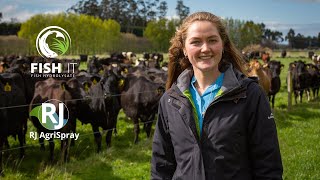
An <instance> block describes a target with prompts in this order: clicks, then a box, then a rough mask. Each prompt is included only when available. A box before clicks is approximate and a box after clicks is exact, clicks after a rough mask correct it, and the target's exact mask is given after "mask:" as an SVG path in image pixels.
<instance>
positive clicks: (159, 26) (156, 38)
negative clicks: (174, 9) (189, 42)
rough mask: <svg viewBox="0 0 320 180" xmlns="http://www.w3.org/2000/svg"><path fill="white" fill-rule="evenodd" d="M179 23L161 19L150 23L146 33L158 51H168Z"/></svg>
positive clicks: (145, 35)
mask: <svg viewBox="0 0 320 180" xmlns="http://www.w3.org/2000/svg"><path fill="white" fill-rule="evenodd" d="M176 26H177V22H176V21H175V20H167V19H160V20H155V21H150V22H149V23H148V25H147V27H146V30H145V32H144V37H146V38H147V39H148V40H149V41H151V43H152V44H153V48H154V49H155V50H156V51H168V48H169V42H170V38H171V37H172V36H173V35H174V33H175V30H176Z"/></svg>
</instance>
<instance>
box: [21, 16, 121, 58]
mask: <svg viewBox="0 0 320 180" xmlns="http://www.w3.org/2000/svg"><path fill="white" fill-rule="evenodd" d="M52 24H55V25H57V26H60V27H62V28H63V29H65V30H66V31H67V32H68V33H69V35H70V37H71V48H70V50H69V51H68V53H69V54H80V53H86V54H89V53H90V54H97V53H104V52H107V51H111V50H112V48H113V46H114V44H116V42H117V41H118V40H119V38H120V25H119V24H118V23H117V22H116V21H114V20H101V19H100V18H97V17H93V16H88V15H77V14H65V13H61V14H57V15H50V14H39V15H35V16H33V17H31V18H30V19H29V20H27V21H26V22H24V23H23V24H22V25H21V29H20V31H19V33H18V36H19V37H22V38H25V39H28V40H29V44H30V47H31V49H30V52H33V54H36V52H37V51H36V47H35V45H36V43H35V40H36V38H37V35H38V33H39V32H40V31H41V30H42V29H43V28H45V27H47V26H50V25H52Z"/></svg>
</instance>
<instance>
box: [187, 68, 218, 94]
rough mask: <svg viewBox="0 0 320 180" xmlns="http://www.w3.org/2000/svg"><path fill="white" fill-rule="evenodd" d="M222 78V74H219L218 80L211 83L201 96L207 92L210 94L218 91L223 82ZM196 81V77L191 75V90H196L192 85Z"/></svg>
mask: <svg viewBox="0 0 320 180" xmlns="http://www.w3.org/2000/svg"><path fill="white" fill-rule="evenodd" d="M223 78H224V73H221V74H220V75H219V76H218V78H217V79H216V81H215V82H213V83H212V84H211V85H210V86H209V87H208V88H207V89H206V91H205V92H204V93H203V95H205V94H206V93H207V92H211V91H214V90H216V89H220V88H221V86H222V82H223ZM196 81H197V79H196V77H195V76H194V75H193V76H192V78H191V87H192V88H193V89H195V90H196V87H195V86H194V83H195V82H196Z"/></svg>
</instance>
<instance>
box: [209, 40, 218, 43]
mask: <svg viewBox="0 0 320 180" xmlns="http://www.w3.org/2000/svg"><path fill="white" fill-rule="evenodd" d="M209 42H211V43H215V42H217V40H216V39H209Z"/></svg>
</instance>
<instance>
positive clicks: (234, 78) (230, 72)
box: [176, 63, 245, 93]
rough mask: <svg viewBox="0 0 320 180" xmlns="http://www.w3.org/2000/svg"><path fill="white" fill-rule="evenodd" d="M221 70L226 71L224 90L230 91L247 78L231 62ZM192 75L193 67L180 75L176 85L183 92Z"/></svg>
mask: <svg viewBox="0 0 320 180" xmlns="http://www.w3.org/2000/svg"><path fill="white" fill-rule="evenodd" d="M221 71H222V72H224V79H223V83H222V86H221V91H222V92H228V91H230V90H232V89H234V88H236V87H239V86H241V84H242V81H243V80H244V79H245V75H244V74H242V73H241V72H240V71H238V70H237V69H234V68H233V66H232V64H231V63H229V64H227V65H226V66H225V68H222V70H221ZM192 76H193V70H192V68H187V69H185V70H184V71H183V72H182V73H181V74H180V75H179V77H178V79H177V82H176V86H177V87H178V89H179V90H180V91H181V92H182V93H183V92H185V91H186V90H188V89H189V86H190V82H191V79H192Z"/></svg>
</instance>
